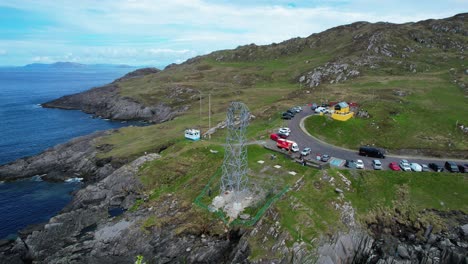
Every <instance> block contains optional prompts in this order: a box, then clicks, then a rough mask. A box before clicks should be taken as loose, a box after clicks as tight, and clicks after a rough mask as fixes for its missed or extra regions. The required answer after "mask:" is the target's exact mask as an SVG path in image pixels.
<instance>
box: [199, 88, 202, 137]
mask: <svg viewBox="0 0 468 264" xmlns="http://www.w3.org/2000/svg"><path fill="white" fill-rule="evenodd" d="M198 92H199V93H200V124H199V128H200V132H201V123H202V111H201V106H202V94H201V91H198Z"/></svg>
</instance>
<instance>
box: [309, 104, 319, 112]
mask: <svg viewBox="0 0 468 264" xmlns="http://www.w3.org/2000/svg"><path fill="white" fill-rule="evenodd" d="M317 107H318V105H317V104H316V103H313V104H312V105H311V106H310V109H311V110H312V111H314V110H315V109H316V108H317Z"/></svg>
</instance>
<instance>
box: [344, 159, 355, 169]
mask: <svg viewBox="0 0 468 264" xmlns="http://www.w3.org/2000/svg"><path fill="white" fill-rule="evenodd" d="M345 166H346V167H348V168H350V169H355V168H356V162H355V161H354V160H346V163H345Z"/></svg>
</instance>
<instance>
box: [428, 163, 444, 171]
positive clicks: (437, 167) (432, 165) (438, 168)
mask: <svg viewBox="0 0 468 264" xmlns="http://www.w3.org/2000/svg"><path fill="white" fill-rule="evenodd" d="M429 168H431V169H433V170H434V171H437V172H441V171H444V167H442V166H441V165H439V164H437V163H429Z"/></svg>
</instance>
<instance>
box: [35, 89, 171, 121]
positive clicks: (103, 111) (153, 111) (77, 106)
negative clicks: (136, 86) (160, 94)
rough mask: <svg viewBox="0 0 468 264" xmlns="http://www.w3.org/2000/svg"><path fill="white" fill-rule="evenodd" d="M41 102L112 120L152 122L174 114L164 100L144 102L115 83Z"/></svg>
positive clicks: (167, 118)
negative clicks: (145, 104) (131, 95)
mask: <svg viewBox="0 0 468 264" xmlns="http://www.w3.org/2000/svg"><path fill="white" fill-rule="evenodd" d="M42 106H43V107H48V108H60V109H69V110H81V111H83V112H85V113H88V114H94V115H97V116H100V117H103V118H110V119H114V120H144V121H149V122H153V123H160V122H163V121H167V120H170V119H171V118H173V117H174V116H175V112H174V110H173V109H172V108H171V107H169V106H167V105H165V104H164V103H159V104H158V105H153V106H144V105H143V104H141V103H140V102H137V101H136V100H134V99H132V98H127V97H122V96H121V95H120V94H119V87H118V85H117V84H115V83H112V84H109V85H106V86H103V87H98V88H93V89H91V90H88V91H85V92H82V93H78V94H73V95H67V96H63V97H61V98H59V99H56V100H53V101H50V102H47V103H45V104H42Z"/></svg>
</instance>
